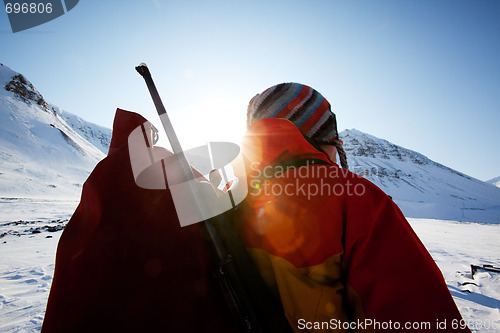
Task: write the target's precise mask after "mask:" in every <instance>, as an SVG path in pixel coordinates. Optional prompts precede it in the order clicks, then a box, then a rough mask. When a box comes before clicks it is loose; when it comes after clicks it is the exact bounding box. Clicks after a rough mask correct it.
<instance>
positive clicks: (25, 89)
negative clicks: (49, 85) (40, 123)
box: [2, 65, 49, 111]
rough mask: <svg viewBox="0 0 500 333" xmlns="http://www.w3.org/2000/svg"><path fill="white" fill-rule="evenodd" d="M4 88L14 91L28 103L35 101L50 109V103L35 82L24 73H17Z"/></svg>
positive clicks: (46, 109)
mask: <svg viewBox="0 0 500 333" xmlns="http://www.w3.org/2000/svg"><path fill="white" fill-rule="evenodd" d="M2 66H3V65H2ZM4 89H5V90H7V91H10V92H12V93H13V94H14V95H15V96H16V97H17V98H19V99H21V100H22V101H23V102H25V103H27V104H31V102H35V103H36V104H37V105H38V106H40V107H41V108H42V109H44V110H45V111H49V105H48V103H47V102H46V101H45V99H44V98H43V96H42V94H40V93H39V92H38V90H36V88H35V86H33V84H32V83H31V82H30V81H29V80H28V79H26V77H25V76H24V75H22V74H19V73H16V74H15V75H13V76H11V78H10V81H9V82H7V84H5V86H4Z"/></svg>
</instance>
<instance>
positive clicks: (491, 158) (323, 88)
mask: <svg viewBox="0 0 500 333" xmlns="http://www.w3.org/2000/svg"><path fill="white" fill-rule="evenodd" d="M499 17H500V2H499V1H495V0H476V1H473V0H470V1H464V0H447V1H444V0H433V1H421V0H420V1H416V0H415V1H413V0H407V1H401V0H395V1H389V0H379V1H367V0H366V1H340V0H338V1H336V0H330V1H316V0H313V1H292V0H289V1H269V0H268V1H166V0H165V1H163V0H142V1H130V0H126V1H125V0H122V1H117V0H109V1H99V2H98V1H85V0H81V1H80V3H79V4H78V5H77V6H76V7H75V8H74V9H73V10H71V11H70V12H68V13H66V14H65V15H63V16H61V17H59V18H57V19H55V20H53V21H51V22H48V23H46V24H44V25H41V26H38V27H35V28H32V29H30V30H26V31H23V32H19V33H15V34H13V33H12V32H11V29H10V26H9V23H8V19H7V15H6V14H5V12H2V13H0V45H1V46H0V49H1V51H0V62H2V63H3V64H5V65H7V66H9V67H10V68H12V69H13V70H16V71H18V72H21V73H23V74H24V75H26V76H27V77H28V79H30V80H31V81H32V82H33V84H34V85H35V86H36V87H37V89H38V90H39V91H40V92H41V93H42V94H43V95H44V97H45V98H46V99H47V100H48V101H50V102H51V103H53V104H56V105H58V106H60V107H62V108H63V109H64V110H66V111H69V112H72V113H75V114H77V115H79V116H81V117H83V118H85V119H87V120H90V121H93V122H95V123H98V124H100V125H104V126H108V127H111V126H112V121H113V116H114V112H115V109H116V108H117V107H120V108H124V109H127V110H131V111H136V112H138V113H141V114H142V115H144V116H145V117H146V118H148V119H150V120H154V121H155V122H156V118H157V116H156V111H155V109H154V106H153V103H152V101H151V99H150V97H149V93H148V91H147V88H146V86H145V84H144V81H143V79H142V78H141V77H140V76H139V74H137V73H136V72H135V70H134V67H135V66H136V65H138V64H139V63H141V62H146V63H147V64H148V66H149V67H150V69H151V71H152V73H153V78H154V79H155V82H156V85H157V87H158V90H159V92H160V94H161V96H162V98H163V101H164V103H165V105H166V108H167V111H168V112H169V114H170V117H171V119H172V122H173V124H174V126H175V128H176V130H177V132H178V135H179V137H180V140H181V143H183V145H184V147H185V148H189V147H194V146H196V145H198V144H203V143H204V142H205V141H206V140H230V141H238V140H239V137H241V135H242V133H243V132H244V130H245V113H246V106H247V103H248V101H249V100H250V98H251V97H253V96H254V95H255V94H256V93H259V92H261V91H262V90H264V89H266V88H267V87H269V86H271V85H274V84H277V83H280V82H286V81H295V82H300V83H304V84H307V85H310V86H312V87H314V88H315V89H316V90H318V91H320V92H321V93H322V94H323V95H324V96H325V97H326V98H327V99H328V100H329V101H330V103H331V104H332V106H333V110H334V112H335V113H336V115H337V119H338V125H339V129H340V130H343V129H346V128H356V129H359V130H361V131H364V132H367V133H369V134H372V135H375V136H378V137H381V138H384V139H387V140H389V141H391V142H393V143H395V144H398V145H402V146H404V147H406V148H410V149H413V150H416V151H418V152H421V153H423V154H424V155H426V156H428V157H429V158H431V159H433V160H435V161H437V162H440V163H443V164H445V165H447V166H449V167H452V168H454V169H456V170H458V171H461V172H464V173H466V174H469V175H471V176H473V177H476V178H479V179H481V180H488V179H490V178H493V177H496V176H499V175H500V153H499V149H498V142H500V131H499V125H500V60H499V59H500V19H499ZM158 124H159V123H158ZM158 126H159V125H158Z"/></svg>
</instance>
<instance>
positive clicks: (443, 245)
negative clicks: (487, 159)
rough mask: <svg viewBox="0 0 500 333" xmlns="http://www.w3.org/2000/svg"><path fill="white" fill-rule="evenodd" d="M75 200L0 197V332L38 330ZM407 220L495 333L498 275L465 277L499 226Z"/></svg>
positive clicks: (493, 248)
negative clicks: (57, 255) (58, 246)
mask: <svg viewBox="0 0 500 333" xmlns="http://www.w3.org/2000/svg"><path fill="white" fill-rule="evenodd" d="M77 204H78V202H76V201H51V202H49V201H43V200H28V199H24V200H5V199H1V200H0V236H1V238H0V332H10V333H13V332H39V331H40V329H41V325H42V322H43V316H44V311H45V306H46V303H47V297H48V295H49V290H50V285H51V281H52V275H53V271H54V258H55V253H56V247H57V242H58V240H59V237H60V236H61V233H62V231H61V229H62V226H63V225H64V224H65V223H66V222H67V220H68V219H69V218H70V216H71V213H72V212H73V211H74V209H75V208H76V205H77ZM409 221H410V223H411V225H412V227H413V228H414V230H415V231H416V232H417V234H418V235H419V237H420V238H421V240H422V241H423V243H424V244H425V245H426V247H427V249H428V250H429V252H430V253H431V255H432V256H433V258H434V260H435V261H436V263H437V264H438V266H439V267H440V269H441V271H442V272H443V275H444V277H445V279H446V282H447V284H448V287H449V290H450V292H451V294H452V295H453V297H454V299H455V301H456V303H457V305H458V307H459V309H460V311H461V313H462V315H463V317H464V319H465V321H466V322H467V323H469V325H470V326H471V328H472V329H473V331H474V332H500V312H499V311H500V274H495V273H490V272H485V271H480V272H478V273H477V274H476V275H475V276H474V279H472V278H471V276H470V264H492V265H495V266H498V264H499V263H500V257H499V255H500V242H498V239H499V237H498V236H499V235H500V225H498V224H480V223H464V222H452V221H443V220H432V219H409ZM464 283H465V285H464ZM408 287H409V288H417V286H408ZM429 302H432V299H430V300H429Z"/></svg>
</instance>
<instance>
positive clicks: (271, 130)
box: [241, 118, 331, 173]
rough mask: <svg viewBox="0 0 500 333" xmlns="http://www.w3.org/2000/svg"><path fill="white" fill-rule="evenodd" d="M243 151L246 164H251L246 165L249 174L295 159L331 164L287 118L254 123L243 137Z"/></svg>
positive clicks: (267, 119)
mask: <svg viewBox="0 0 500 333" xmlns="http://www.w3.org/2000/svg"><path fill="white" fill-rule="evenodd" d="M241 148H242V152H243V155H244V157H245V160H246V162H247V163H250V164H251V165H250V168H248V166H247V172H249V173H251V172H260V171H262V170H263V169H264V168H265V167H266V166H268V165H272V166H274V165H277V164H279V163H281V162H284V161H287V160H292V159H305V158H311V159H312V158H314V159H321V160H324V161H326V162H329V163H331V162H330V161H329V159H328V157H327V156H326V155H325V154H324V153H322V152H320V151H318V150H317V149H315V148H314V147H313V146H312V145H311V144H310V143H309V142H307V140H306V139H305V138H304V136H303V135H302V133H301V132H300V131H299V129H298V128H297V127H295V125H294V124H293V123H292V122H290V121H289V120H286V119H277V118H264V119H261V120H258V121H256V122H254V123H252V124H251V125H250V126H249V128H248V130H247V133H246V134H245V136H244V137H243V140H242V147H241Z"/></svg>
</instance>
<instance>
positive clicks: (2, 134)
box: [0, 65, 111, 199]
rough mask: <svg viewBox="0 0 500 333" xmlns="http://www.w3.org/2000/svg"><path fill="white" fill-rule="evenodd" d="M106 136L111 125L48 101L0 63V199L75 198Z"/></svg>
mask: <svg viewBox="0 0 500 333" xmlns="http://www.w3.org/2000/svg"><path fill="white" fill-rule="evenodd" d="M110 140H111V129H107V128H104V127H102V126H98V125H95V124H92V123H89V122H86V121H84V120H83V119H81V118H79V117H77V116H75V115H73V114H70V113H68V112H65V111H63V110H61V109H60V108H59V107H57V106H55V105H52V104H50V103H48V102H47V101H46V100H45V99H44V98H43V96H42V95H41V94H40V93H39V92H38V91H37V90H36V88H35V87H34V86H33V84H32V83H31V82H30V81H29V80H28V79H26V77H24V76H23V75H22V74H20V73H17V72H15V71H13V70H11V69H10V68H8V67H7V66H5V65H1V66H0V197H2V198H65V199H69V198H76V199H77V198H78V197H79V195H80V191H81V185H82V184H83V182H84V181H85V179H86V178H87V177H88V175H89V173H90V172H91V170H92V169H93V168H94V166H95V165H96V164H97V163H98V162H99V161H100V160H101V159H103V158H104V157H105V154H106V153H107V150H108V147H109V142H110Z"/></svg>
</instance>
